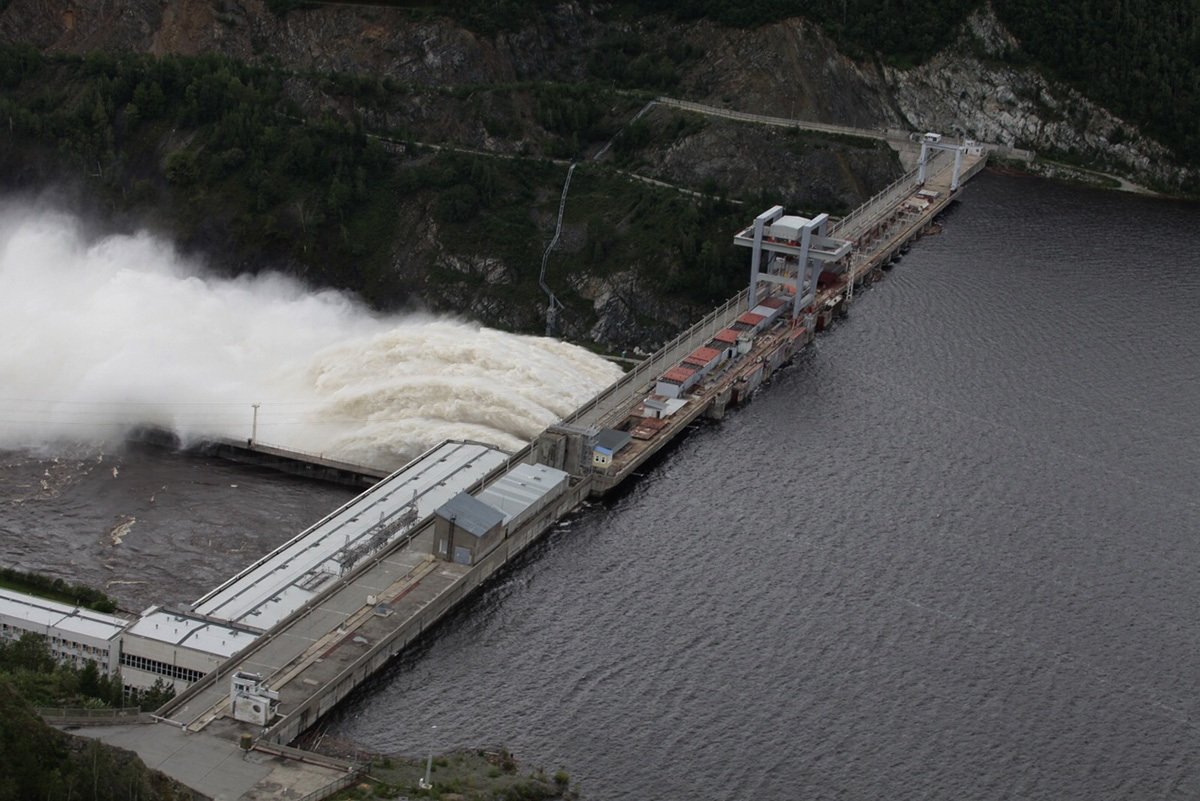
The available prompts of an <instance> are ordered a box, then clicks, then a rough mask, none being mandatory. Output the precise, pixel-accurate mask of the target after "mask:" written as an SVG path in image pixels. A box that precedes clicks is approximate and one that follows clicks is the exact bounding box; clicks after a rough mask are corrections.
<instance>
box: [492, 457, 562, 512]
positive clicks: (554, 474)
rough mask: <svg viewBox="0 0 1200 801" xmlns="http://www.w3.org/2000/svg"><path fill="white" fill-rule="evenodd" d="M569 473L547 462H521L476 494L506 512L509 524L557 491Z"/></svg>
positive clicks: (495, 507)
mask: <svg viewBox="0 0 1200 801" xmlns="http://www.w3.org/2000/svg"><path fill="white" fill-rule="evenodd" d="M566 480H567V474H566V473H564V472H563V471H561V470H555V469H554V468H553V467H547V466H546V465H544V464H519V465H517V466H516V467H514V468H513V469H512V470H509V471H508V472H507V473H505V474H504V475H503V476H501V477H500V478H498V479H496V480H495V481H493V482H492V483H491V484H489V485H488V486H487V488H486V489H484V490H483V491H481V492H478V493H476V495H475V497H476V498H478V499H479V500H481V501H483V502H484V503H486V504H487V505H488V506H491V507H493V508H494V509H499V510H500V511H501V512H503V513H504V522H505V523H507V522H508V521H509V520H512V519H513V518H514V517H516V516H517V515H519V514H521V512H524V511H525V510H526V509H528V508H529V507H530V506H533V505H534V504H535V503H537V502H538V501H539V500H541V499H542V498H544V497H545V496H546V495H548V494H550V493H551V492H553V491H555V490H556V489H558V488H559V487H561V486H562V485H563V483H564V482H566Z"/></svg>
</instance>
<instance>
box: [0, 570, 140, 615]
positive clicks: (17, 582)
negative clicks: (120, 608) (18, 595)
mask: <svg viewBox="0 0 1200 801" xmlns="http://www.w3.org/2000/svg"><path fill="white" fill-rule="evenodd" d="M0 587H3V588H5V589H9V590H15V591H17V592H23V593H26V594H28V595H36V596H38V597H39V598H46V599H48V600H51V601H58V602H59V603H64V604H71V605H75V606H82V607H85V608H87V609H92V610H95V611H97V612H115V611H116V609H117V602H116V601H114V600H113V599H112V598H110V597H108V596H107V595H105V594H104V593H102V592H100V591H99V590H95V589H92V588H91V587H86V586H84V585H83V584H68V583H67V582H65V581H63V580H62V579H60V578H55V579H52V578H50V577H49V576H43V575H41V574H38V573H26V572H24V571H21V570H14V569H13V568H11V567H0Z"/></svg>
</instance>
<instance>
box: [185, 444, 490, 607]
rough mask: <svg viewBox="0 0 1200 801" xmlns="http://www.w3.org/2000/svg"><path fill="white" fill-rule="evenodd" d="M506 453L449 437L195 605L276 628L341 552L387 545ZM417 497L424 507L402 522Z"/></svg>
mask: <svg viewBox="0 0 1200 801" xmlns="http://www.w3.org/2000/svg"><path fill="white" fill-rule="evenodd" d="M506 459H508V454H506V453H505V452H504V451H501V450H499V449H497V448H493V447H492V446H490V445H483V444H481V443H474V442H453V441H451V442H443V443H442V444H441V445H438V446H437V447H436V448H433V449H431V450H430V451H428V452H426V453H425V454H423V455H422V456H420V457H418V458H417V459H414V460H413V461H412V462H410V463H409V464H408V465H406V466H405V467H403V468H401V469H400V470H398V471H396V472H395V473H393V474H392V475H390V476H388V477H387V478H385V479H384V480H383V481H381V482H379V483H378V484H376V485H375V486H373V487H371V488H370V489H369V490H367V491H366V492H364V493H363V494H362V495H359V496H358V497H357V498H354V499H353V500H351V501H350V502H349V503H347V504H346V505H345V506H342V507H341V508H340V509H338V510H337V511H335V512H333V513H332V514H330V515H329V516H328V517H326V518H325V519H323V520H321V521H320V522H319V523H317V524H316V525H314V526H312V527H311V528H309V529H308V530H306V531H304V532H302V533H301V534H299V535H298V536H296V537H294V538H293V539H291V540H289V541H288V542H286V543H284V544H283V545H281V546H280V547H279V548H276V549H275V550H274V551H272V552H271V553H269V554H267V555H266V556H264V557H263V558H262V559H259V560H258V561H257V562H255V563H254V564H252V565H250V566H249V567H248V568H246V569H245V570H243V571H242V572H241V573H239V574H238V575H236V576H234V577H233V578H231V579H230V580H229V581H227V582H225V583H224V584H222V585H221V586H220V587H217V588H216V589H214V590H212V591H211V592H209V593H208V594H207V595H205V596H204V597H203V598H200V599H199V600H198V601H196V603H195V606H194V608H195V610H196V611H197V612H199V613H200V614H202V615H205V616H207V617H213V618H219V619H221V620H229V621H234V622H237V623H241V624H243V625H246V626H251V627H254V628H258V629H262V630H266V629H269V628H271V627H272V626H274V625H275V624H276V623H278V622H279V621H280V620H282V619H283V618H285V617H287V616H288V615H289V614H291V613H292V612H293V611H295V610H296V609H298V608H299V607H300V606H302V605H303V604H304V602H305V601H307V600H308V599H309V598H312V597H313V596H314V595H316V594H317V593H318V592H320V591H321V590H322V589H324V588H325V587H327V586H328V585H329V582H330V581H332V580H333V579H334V578H335V577H336V576H338V575H340V574H341V572H342V567H341V565H340V564H339V563H338V559H339V558H342V557H347V558H348V556H353V555H354V554H356V553H361V554H362V556H360V557H359V558H360V560H361V558H365V554H366V553H369V552H374V551H377V550H379V548H380V547H385V546H384V544H383V543H384V542H385V541H386V542H392V541H394V540H396V539H397V538H399V537H401V536H403V535H404V534H405V533H406V532H407V531H408V530H410V529H411V528H412V527H413V526H415V525H417V524H418V523H419V522H420V521H421V520H423V519H424V518H426V517H428V516H429V515H431V514H433V512H434V511H435V510H436V509H437V508H438V507H439V506H441V505H442V504H444V503H445V502H446V501H448V500H450V499H451V498H453V497H454V496H455V495H457V494H458V493H459V492H462V491H463V490H465V489H466V488H467V487H469V486H471V485H472V484H474V483H475V482H476V481H478V480H479V479H481V478H483V477H484V476H486V475H487V474H488V473H490V472H491V471H492V470H494V469H495V468H497V467H499V466H500V465H502V464H503V463H504V462H505V460H506ZM410 505H411V506H415V509H416V513H415V515H413V517H412V521H411V522H407V523H404V524H402V525H401V524H400V521H401V520H403V519H404V518H405V515H406V513H408V512H409V509H410ZM382 535H386V536H382ZM350 569H352V566H351V567H347V568H346V572H349V570H350ZM323 576H324V577H323Z"/></svg>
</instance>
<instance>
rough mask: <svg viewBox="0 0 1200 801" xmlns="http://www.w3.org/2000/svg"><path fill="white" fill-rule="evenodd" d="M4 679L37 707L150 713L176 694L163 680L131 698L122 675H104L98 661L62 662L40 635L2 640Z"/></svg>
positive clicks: (0, 664) (0, 656) (1, 676)
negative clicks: (78, 664) (134, 708)
mask: <svg viewBox="0 0 1200 801" xmlns="http://www.w3.org/2000/svg"><path fill="white" fill-rule="evenodd" d="M0 680H3V681H4V682H6V683H7V686H9V687H11V688H12V689H14V690H16V691H17V692H18V693H19V694H20V695H21V697H22V698H24V699H25V700H26V701H28V702H29V703H31V704H33V705H34V706H57V707H85V708H89V709H104V708H106V707H123V706H127V705H136V706H141V707H142V709H143V710H146V711H150V710H154V709H158V708H159V707H160V706H162V705H163V704H165V703H166V702H167V701H169V700H170V699H171V698H172V697H174V695H175V692H174V690H173V689H170V688H169V687H168V686H167V685H166V684H165V683H164V682H162V681H160V682H158V683H157V684H156V685H155V686H154V687H153V688H151V689H150V690H147V691H145V692H143V693H140V694H138V695H136V696H135V697H133V698H128V697H126V695H125V693H124V691H123V687H122V684H121V674H120V673H117V674H115V675H112V676H108V675H104V674H103V673H101V672H100V670H99V668H98V667H97V666H96V663H95V662H87V663H86V664H84V665H83V666H82V667H72V666H71V665H68V664H64V663H60V662H58V661H57V660H56V659H55V658H54V657H53V656H52V655H51V653H50V649H49V647H48V645H47V643H46V638H45V637H42V636H41V635H38V634H23V635H21V637H20V638H19V639H17V640H13V641H3V640H0Z"/></svg>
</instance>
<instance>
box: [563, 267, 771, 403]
mask: <svg viewBox="0 0 1200 801" xmlns="http://www.w3.org/2000/svg"><path fill="white" fill-rule="evenodd" d="M749 293H750V290H749V288H746V289H743V290H742V291H741V292H739V293H737V294H736V295H734V296H733V297H732V298H730V299H729V300H727V301H725V303H724V304H723V305H721V306H718V307H717V308H716V309H713V310H712V311H711V312H709V313H708V314H706V315H705V316H704V317H702V318H701V319H700V320H699V321H698V322H696V323H695V324H694V325H692V327H691V328H688V329H687V330H686V331H684V332H683V333H681V334H679V336H677V337H675V338H674V339H672V340H671V341H670V342H668V343H667V344H666V345H663V346H662V347H661V348H659V349H658V350H657V351H655V352H654V353H653V354H652V355H651V356H648V357H646V359H644V360H643V361H642V362H640V363H639V364H638V365H637V366H636V367H634V368H633V369H632V370H630V371H629V372H627V373H625V375H623V376H621V377H620V378H619V379H617V380H616V381H615V382H613V383H612V384H610V385H609V386H608V387H606V388H605V389H603V390H601V391H600V393H599V394H598V395H596V396H595V397H593V398H592V399H591V400H589V401H588V402H587V403H585V404H583V405H582V406H580V407H579V408H578V409H576V410H575V411H573V412H571V414H569V415H567V416H566V417H564V418H563V419H562V420H560V421H559V424H560V425H570V424H572V423H576V422H578V421H579V420H580V419H581V418H583V417H584V416H585V415H588V414H590V413H591V412H593V411H594V410H595V409H596V408H597V407H599V406H600V405H601V404H604V403H607V402H610V401H612V402H613V403H614V404H620V403H622V402H623V401H625V400H627V399H628V398H629V397H632V395H633V394H634V393H635V391H636V390H637V389H638V388H640V387H641V386H642V385H643V384H645V383H646V382H647V381H649V380H650V378H651V377H653V376H657V375H658V371H659V370H660V369H661V368H662V367H663V366H664V365H665V364H666V363H668V362H671V361H674V360H673V359H672V353H673V351H675V350H676V349H677V348H679V346H680V345H681V344H683V343H687V344H688V345H691V344H692V343H693V342H694V341H697V340H699V339H704V335H708V339H711V334H715V333H716V332H717V331H718V330H720V329H721V328H724V327H725V325H726V324H727V321H728V319H729V317H730V316H731V312H732V311H734V310H736V309H740V308H741V306H742V304H744V303H745V302H746V298H747V296H748V295H749ZM708 339H704V341H705V342H707V341H708ZM623 390H626V392H625V393H624V394H623V395H622V394H620V393H622V391H623Z"/></svg>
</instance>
